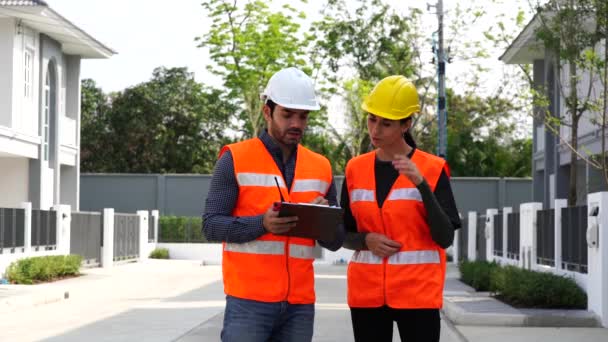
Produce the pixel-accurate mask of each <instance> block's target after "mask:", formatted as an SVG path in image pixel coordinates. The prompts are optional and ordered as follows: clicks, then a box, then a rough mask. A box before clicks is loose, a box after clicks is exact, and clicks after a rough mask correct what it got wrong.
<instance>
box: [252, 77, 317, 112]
mask: <svg viewBox="0 0 608 342" xmlns="http://www.w3.org/2000/svg"><path fill="white" fill-rule="evenodd" d="M261 97H262V99H264V100H266V99H269V100H272V102H274V103H276V104H278V105H280V106H283V107H285V108H290V109H303V110H319V109H320V108H321V107H320V106H319V103H318V102H317V96H316V95H315V87H314V85H313V82H312V79H311V78H310V77H308V75H306V74H305V73H304V72H303V71H302V70H300V69H297V68H294V67H291V68H286V69H282V70H280V71H277V72H276V73H275V74H274V75H272V77H270V80H268V84H267V85H266V89H265V90H264V92H263V93H262V94H261Z"/></svg>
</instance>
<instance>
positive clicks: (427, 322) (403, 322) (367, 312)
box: [350, 305, 441, 342]
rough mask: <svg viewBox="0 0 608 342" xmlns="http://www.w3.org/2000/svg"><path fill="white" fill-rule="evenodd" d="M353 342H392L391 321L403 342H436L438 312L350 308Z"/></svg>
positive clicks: (438, 321)
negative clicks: (395, 323)
mask: <svg viewBox="0 0 608 342" xmlns="http://www.w3.org/2000/svg"><path fill="white" fill-rule="evenodd" d="M350 316H351V319H352V321H353V332H354V335H355V341H356V342H391V341H392V340H393V321H395V322H397V327H398V328H399V336H400V337H401V341H403V342H438V341H439V331H440V329H441V323H440V318H439V309H392V308H389V307H388V306H386V305H385V306H383V307H379V308H351V309H350Z"/></svg>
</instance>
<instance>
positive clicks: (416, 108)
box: [361, 102, 420, 120]
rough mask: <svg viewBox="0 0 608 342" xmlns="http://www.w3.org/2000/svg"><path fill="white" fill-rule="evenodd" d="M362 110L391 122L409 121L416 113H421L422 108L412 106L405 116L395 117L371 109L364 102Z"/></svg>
mask: <svg viewBox="0 0 608 342" xmlns="http://www.w3.org/2000/svg"><path fill="white" fill-rule="evenodd" d="M361 109H363V110H364V111H366V112H367V113H370V114H373V115H375V116H379V117H382V118H385V119H389V120H403V119H407V118H409V117H410V116H412V115H414V114H415V113H418V112H420V106H418V105H416V106H411V107H409V108H407V110H405V111H404V113H405V114H404V115H393V114H390V113H386V112H383V111H380V110H376V109H374V108H371V107H369V106H367V105H366V104H365V102H363V103H362V104H361Z"/></svg>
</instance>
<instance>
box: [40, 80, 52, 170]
mask: <svg viewBox="0 0 608 342" xmlns="http://www.w3.org/2000/svg"><path fill="white" fill-rule="evenodd" d="M50 112H51V78H50V75H49V71H48V70H47V72H46V77H45V82H44V118H43V120H44V123H43V126H42V144H43V154H44V155H43V158H44V160H45V161H46V160H49V121H50V114H51V113H50Z"/></svg>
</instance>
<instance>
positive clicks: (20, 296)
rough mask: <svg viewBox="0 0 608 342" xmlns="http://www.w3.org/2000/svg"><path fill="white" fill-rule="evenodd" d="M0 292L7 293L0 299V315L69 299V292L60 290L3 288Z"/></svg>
mask: <svg viewBox="0 0 608 342" xmlns="http://www.w3.org/2000/svg"><path fill="white" fill-rule="evenodd" d="M26 286H32V285H26ZM33 286H35V285H33ZM22 289H23V288H22ZM2 290H8V291H6V293H4V294H3V296H1V297H0V314H5V313H10V312H14V311H17V310H21V309H24V308H29V307H33V306H38V305H43V304H49V303H55V302H59V301H62V300H66V299H69V298H70V292H69V291H67V290H61V289H45V290H43V291H40V290H39V289H31V290H30V289H27V290H21V289H11V288H9V287H3V288H2ZM11 292H13V293H11Z"/></svg>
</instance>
